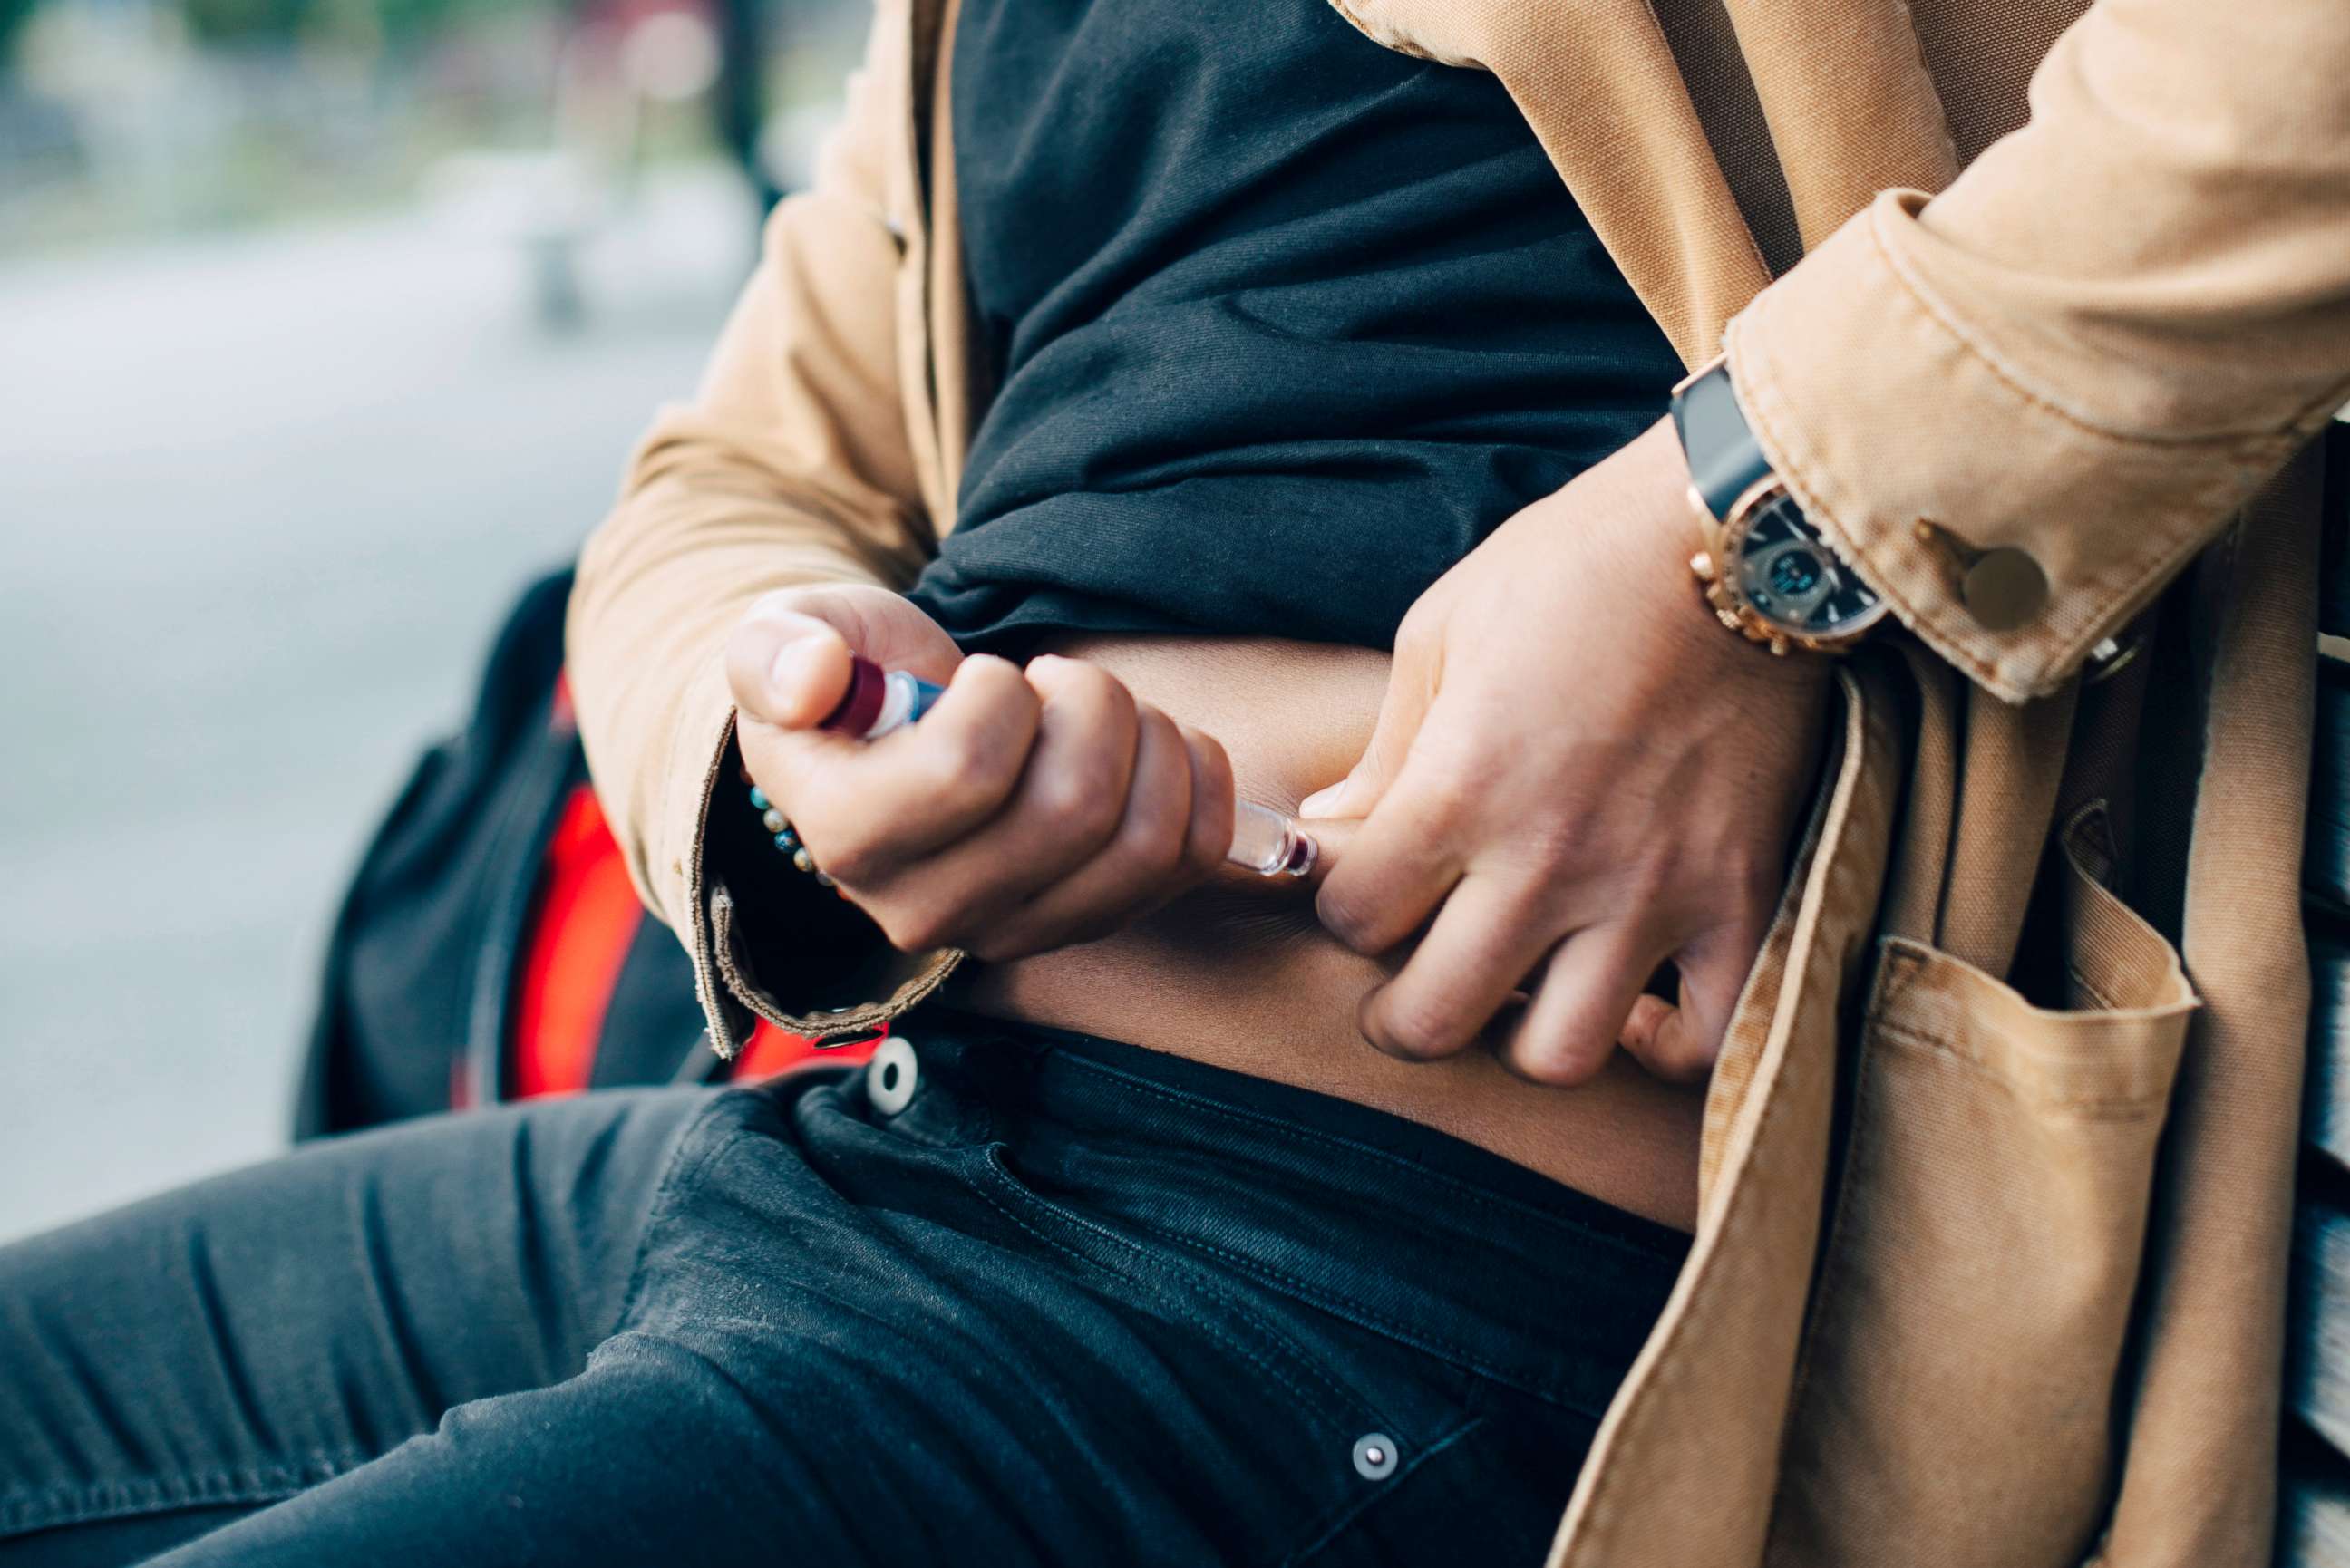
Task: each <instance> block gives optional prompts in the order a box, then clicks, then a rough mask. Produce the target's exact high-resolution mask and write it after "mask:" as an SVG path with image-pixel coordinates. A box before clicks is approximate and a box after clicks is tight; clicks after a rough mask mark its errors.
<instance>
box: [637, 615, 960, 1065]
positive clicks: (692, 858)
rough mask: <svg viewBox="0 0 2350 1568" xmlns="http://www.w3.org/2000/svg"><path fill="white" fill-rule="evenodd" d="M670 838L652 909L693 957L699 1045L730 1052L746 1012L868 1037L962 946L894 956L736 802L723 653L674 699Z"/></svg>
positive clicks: (746, 1028)
mask: <svg viewBox="0 0 2350 1568" xmlns="http://www.w3.org/2000/svg"><path fill="white" fill-rule="evenodd" d="M678 723H679V728H678V731H677V733H676V735H675V736H674V738H673V744H672V749H671V756H672V757H675V758H677V759H678V760H679V763H680V766H679V768H678V769H677V771H676V773H675V774H674V775H673V793H672V797H671V801H670V803H669V809H668V810H666V811H664V812H663V813H662V815H661V821H662V823H663V824H664V830H663V831H664V834H665V836H667V837H668V838H669V840H670V842H671V847H670V848H668V849H667V850H666V852H665V853H664V854H662V855H661V856H660V857H657V858H656V859H655V860H654V862H653V864H654V866H655V867H657V868H658V870H659V873H660V888H658V890H657V891H658V898H659V899H660V908H661V909H664V910H670V911H678V912H681V913H682V914H683V916H684V919H681V920H675V921H673V927H674V929H676V930H677V932H678V934H679V936H680V938H681V940H683V941H684V943H685V946H686V950H687V953H688V955H689V956H690V957H691V959H692V961H693V976H694V990H695V992H696V994H697V995H698V996H699V998H700V1000H701V1002H702V1012H703V1015H704V1016H705V1017H706V1018H707V1019H708V1021H709V1025H710V1041H711V1044H712V1046H713V1047H714V1048H715V1049H716V1050H717V1052H718V1054H720V1055H721V1056H723V1057H727V1058H730V1059H731V1058H732V1057H733V1055H734V1054H736V1053H737V1052H739V1051H740V1050H741V1049H742V1048H743V1044H745V1043H747V1042H748V1041H749V1039H750V1038H751V1034H752V1032H753V1031H754V1029H756V1028H757V1026H758V1021H759V1020H760V1019H763V1018H764V1019H765V1020H766V1021H767V1022H769V1023H773V1024H775V1026H776V1027H778V1028H780V1029H783V1030H784V1031H785V1032H786V1033H792V1034H798V1035H804V1036H806V1037H807V1038H809V1039H812V1040H815V1041H816V1042H817V1043H819V1044H847V1043H849V1042H851V1041H856V1040H862V1039H865V1038H867V1037H868V1036H869V1035H871V1034H872V1033H874V1032H875V1030H877V1029H878V1028H879V1027H880V1026H881V1025H882V1024H883V1023H886V1022H887V1021H889V1019H892V1018H895V1017H897V1016H898V1015H899V1014H900V1013H903V1012H906V1011H908V1010H909V1009H910V1008H911V1007H913V1006H914V1005H915V1004H916V1003H917V1002H920V1001H921V1000H922V999H923V998H925V997H927V996H929V995H930V994H931V992H933V991H936V990H937V989H938V987H939V986H940V984H941V982H943V981H945V979H946V978H947V976H948V975H949V974H951V973H952V972H953V971H954V968H955V965H956V964H957V963H959V962H960V961H962V953H961V952H959V951H955V950H951V949H943V950H938V951H934V952H926V953H901V952H899V951H898V950H896V949H895V948H892V947H891V946H890V945H889V940H888V939H887V938H886V937H884V936H883V935H882V934H881V929H880V928H879V926H876V925H875V924H874V923H873V922H872V921H871V920H870V919H867V918H866V916H865V914H864V912H863V911H862V910H860V909H858V908H857V906H856V905H854V904H851V903H849V902H848V901H847V899H845V898H841V897H839V896H838V895H837V893H835V892H833V891H832V890H831V889H829V888H826V887H824V886H823V885H822V884H820V883H818V882H817V881H816V878H815V877H809V876H806V875H804V874H802V873H801V872H799V871H796V870H795V869H794V868H793V867H792V865H791V863H790V861H789V860H788V859H786V858H785V857H784V856H783V855H781V854H779V853H778V852H777V851H776V849H775V845H774V843H773V842H772V841H771V839H770V837H769V835H768V834H767V831H766V829H765V828H764V826H762V825H761V823H760V821H759V818H758V815H757V814H756V813H754V812H753V811H752V809H751V807H750V803H749V802H748V800H747V799H745V798H744V790H743V784H742V782H741V778H740V776H739V773H738V769H739V768H740V766H741V763H742V758H741V754H740V753H738V752H737V751H736V749H735V745H734V706H733V700H732V698H731V696H730V695H729V694H728V692H727V688H726V676H725V668H724V665H723V661H722V662H720V663H718V664H716V665H713V666H712V667H711V668H709V669H708V670H705V671H704V672H703V674H702V677H700V678H697V679H696V680H695V681H694V683H693V685H692V687H691V690H690V691H689V694H688V697H687V700H686V701H684V702H683V703H682V704H681V706H680V709H679V720H678Z"/></svg>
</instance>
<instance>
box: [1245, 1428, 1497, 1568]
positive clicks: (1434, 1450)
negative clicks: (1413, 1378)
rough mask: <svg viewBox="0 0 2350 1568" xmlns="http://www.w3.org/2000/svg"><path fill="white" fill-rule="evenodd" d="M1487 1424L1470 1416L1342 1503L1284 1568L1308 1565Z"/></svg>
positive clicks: (1289, 1558)
mask: <svg viewBox="0 0 2350 1568" xmlns="http://www.w3.org/2000/svg"><path fill="white" fill-rule="evenodd" d="M1484 1425H1485V1417H1482V1416H1476V1417H1471V1418H1470V1419H1468V1420H1466V1421H1463V1422H1462V1423H1461V1425H1459V1426H1458V1427H1455V1428H1452V1430H1451V1431H1450V1432H1447V1433H1446V1434H1445V1435H1444V1436H1442V1437H1441V1438H1437V1439H1436V1441H1434V1442H1432V1443H1430V1445H1429V1446H1428V1447H1427V1448H1425V1449H1421V1450H1420V1451H1419V1454H1418V1455H1417V1456H1416V1457H1415V1458H1414V1459H1412V1461H1411V1462H1410V1463H1409V1464H1408V1465H1405V1466H1404V1467H1403V1468H1402V1469H1401V1470H1399V1472H1398V1473H1396V1474H1394V1475H1391V1476H1388V1477H1387V1478H1386V1479H1385V1480H1380V1481H1378V1482H1376V1483H1374V1484H1373V1486H1372V1487H1371V1488H1370V1490H1367V1491H1366V1492H1364V1494H1363V1495H1362V1496H1360V1497H1358V1498H1354V1499H1351V1500H1349V1501H1347V1502H1346V1503H1345V1504H1343V1505H1341V1507H1340V1509H1339V1511H1338V1514H1337V1516H1336V1518H1334V1519H1332V1520H1330V1521H1329V1522H1328V1523H1326V1524H1325V1525H1324V1526H1323V1528H1322V1532H1321V1533H1320V1534H1319V1535H1316V1536H1315V1537H1314V1538H1313V1539H1312V1540H1310V1541H1308V1542H1306V1543H1305V1545H1303V1546H1301V1547H1299V1548H1298V1549H1297V1550H1296V1551H1295V1552H1291V1553H1290V1554H1289V1555H1288V1556H1286V1557H1284V1558H1283V1559H1282V1560H1281V1562H1282V1568H1304V1565H1305V1563H1307V1562H1309V1561H1310V1560H1312V1559H1313V1558H1315V1556H1318V1555H1319V1554H1320V1553H1321V1552H1322V1551H1323V1550H1324V1549H1325V1548H1326V1547H1327V1546H1329V1545H1330V1544H1331V1543H1332V1542H1335V1541H1336V1540H1337V1539H1338V1538H1339V1537H1340V1536H1341V1535H1343V1534H1345V1533H1346V1532H1347V1527H1348V1526H1350V1525H1352V1524H1354V1523H1355V1522H1356V1521H1358V1520H1360V1519H1361V1518H1362V1517H1363V1515H1364V1514H1366V1513H1368V1512H1369V1511H1371V1510H1372V1509H1374V1508H1376V1507H1378V1505H1379V1504H1380V1503H1382V1502H1385V1501H1387V1500H1388V1498H1390V1497H1393V1496H1394V1495H1395V1494H1396V1491H1397V1490H1399V1488H1401V1487H1402V1486H1403V1484H1404V1483H1405V1482H1406V1481H1409V1480H1411V1479H1412V1478H1413V1477H1414V1476H1417V1475H1418V1474H1419V1472H1420V1470H1421V1469H1423V1468H1425V1467H1426V1466H1427V1465H1429V1464H1430V1462H1431V1461H1433V1460H1434V1459H1435V1458H1436V1457H1437V1456H1438V1455H1439V1454H1441V1453H1443V1452H1444V1451H1445V1450H1447V1449H1451V1447H1452V1446H1453V1445H1454V1444H1456V1443H1459V1442H1461V1441H1462V1440H1464V1439H1465V1438H1469V1437H1471V1436H1472V1435H1474V1434H1475V1433H1476V1432H1478V1431H1479V1430H1480V1429H1482V1428H1483V1427H1484Z"/></svg>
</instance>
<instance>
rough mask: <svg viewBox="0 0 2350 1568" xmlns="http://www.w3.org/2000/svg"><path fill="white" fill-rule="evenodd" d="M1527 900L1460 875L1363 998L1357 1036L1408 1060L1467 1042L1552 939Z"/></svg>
mask: <svg viewBox="0 0 2350 1568" xmlns="http://www.w3.org/2000/svg"><path fill="white" fill-rule="evenodd" d="M1360 852H1361V846H1359V845H1357V846H1355V847H1354V848H1353V849H1352V850H1350V851H1349V853H1350V854H1359V853H1360ZM1534 906H1535V895H1534V890H1533V889H1528V888H1522V887H1512V886H1504V885H1503V884H1502V883H1501V881H1500V879H1499V878H1497V877H1491V876H1486V877H1476V876H1471V877H1465V878H1463V879H1462V881H1461V885H1460V886H1459V887H1457V888H1454V889H1453V890H1452V895H1451V897H1450V898H1447V899H1446V900H1445V901H1444V908H1443V909H1442V910H1441V911H1440V913H1439V914H1438V915H1437V917H1436V923H1435V925H1433V926H1431V927H1430V928H1429V932H1428V935H1427V936H1426V937H1425V938H1424V939H1422V940H1421V941H1420V944H1419V946H1418V947H1417V948H1415V949H1413V950H1412V954H1411V957H1410V958H1409V960H1408V961H1406V962H1405V964H1404V966H1403V970H1402V971H1401V972H1400V973H1399V974H1398V975H1397V976H1396V977H1395V978H1394V979H1393V980H1391V981H1388V983H1387V984H1385V985H1383V986H1381V987H1379V988H1378V990H1377V991H1375V992H1371V994H1370V995H1369V996H1367V997H1366V998H1365V999H1364V1001H1363V1007H1362V1012H1361V1014H1360V1022H1361V1024H1362V1030H1363V1037H1364V1038H1365V1039H1367V1040H1368V1041H1369V1042H1370V1043H1371V1044H1374V1045H1376V1046H1378V1048H1379V1049H1380V1050H1382V1051H1385V1052H1386V1053H1387V1054H1389V1055H1390V1056H1401V1057H1404V1058H1406V1059H1407V1060H1412V1061H1421V1060H1426V1059H1428V1058H1430V1057H1435V1056H1450V1055H1452V1054H1456V1053H1458V1052H1460V1051H1461V1050H1464V1049H1465V1048H1467V1047H1468V1045H1469V1044H1471V1042H1472V1041H1474V1040H1475V1039H1476V1038H1477V1035H1478V1033H1479V1032H1480V1031H1481V1030H1482V1029H1483V1028H1484V1027H1485V1025H1486V1023H1488V1022H1489V1021H1490V1020H1491V1019H1492V1016H1493V1014H1494V1013H1495V1012H1499V1011H1500V1010H1501V1007H1502V1004H1503V1002H1506V1001H1507V1000H1508V999H1509V995H1510V992H1512V991H1513V990H1514V989H1516V987H1517V986H1518V985H1519V984H1520V982H1521V981H1523V980H1524V979H1525V978H1526V976H1527V975H1529V974H1531V973H1533V972H1534V969H1535V968H1536V967H1537V966H1538V965H1540V964H1541V963H1542V961H1543V955H1544V953H1546V952H1548V951H1549V950H1550V948H1551V946H1552V944H1553V943H1555V942H1556V941H1557V940H1558V933H1557V932H1556V931H1555V930H1550V929H1545V928H1544V926H1542V925H1541V924H1540V923H1539V922H1538V921H1537V920H1536V919H1534Z"/></svg>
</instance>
